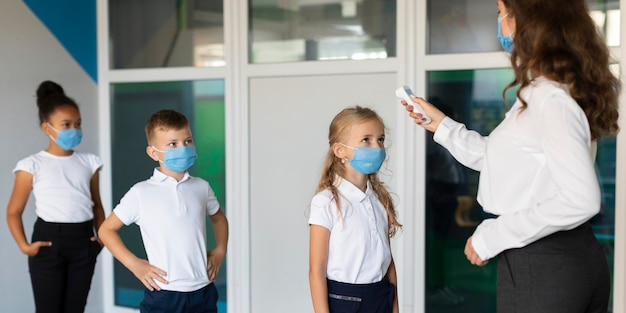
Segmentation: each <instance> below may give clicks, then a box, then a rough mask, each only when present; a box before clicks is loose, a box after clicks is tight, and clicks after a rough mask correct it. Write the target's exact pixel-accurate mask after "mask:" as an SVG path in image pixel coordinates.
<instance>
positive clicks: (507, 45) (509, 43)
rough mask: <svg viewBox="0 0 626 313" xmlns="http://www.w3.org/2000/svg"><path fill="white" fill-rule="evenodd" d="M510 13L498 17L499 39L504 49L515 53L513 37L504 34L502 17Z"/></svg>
mask: <svg viewBox="0 0 626 313" xmlns="http://www.w3.org/2000/svg"><path fill="white" fill-rule="evenodd" d="M507 15H508V14H505V15H504V16H503V17H498V41H500V45H501V46H502V49H504V51H506V52H508V53H513V37H512V36H511V35H512V34H511V35H508V36H506V37H504V36H502V19H503V18H505V17H507Z"/></svg>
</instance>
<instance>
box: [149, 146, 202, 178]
mask: <svg viewBox="0 0 626 313" xmlns="http://www.w3.org/2000/svg"><path fill="white" fill-rule="evenodd" d="M152 148H153V149H154V150H156V151H159V152H163V153H164V154H165V161H161V160H159V162H161V163H163V165H165V167H167V168H168V169H169V170H172V171H174V172H184V171H186V170H188V169H189V168H190V167H191V166H193V164H194V163H195V162H196V159H197V158H198V155H197V154H196V147H195V146H184V147H178V148H172V149H168V150H159V149H157V148H155V147H154V146H152Z"/></svg>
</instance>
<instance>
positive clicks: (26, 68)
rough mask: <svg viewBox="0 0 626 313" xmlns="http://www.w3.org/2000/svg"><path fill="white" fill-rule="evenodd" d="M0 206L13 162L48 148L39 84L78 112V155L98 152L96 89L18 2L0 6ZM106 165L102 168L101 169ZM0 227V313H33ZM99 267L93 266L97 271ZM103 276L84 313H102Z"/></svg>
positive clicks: (30, 210) (25, 282)
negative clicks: (47, 84)
mask: <svg viewBox="0 0 626 313" xmlns="http://www.w3.org/2000/svg"><path fill="white" fill-rule="evenodd" d="M0 45H1V48H0V101H1V102H0V106H1V108H2V113H1V114H0V142H2V143H3V145H2V146H3V147H2V149H1V150H0V151H1V152H0V206H1V207H2V211H3V212H5V209H6V204H7V203H8V201H9V197H10V196H11V190H12V186H13V175H12V173H11V171H12V169H13V167H14V166H15V163H16V162H17V161H18V160H19V159H21V158H23V157H26V156H28V155H29V154H32V153H35V152H37V151H39V150H42V149H44V148H45V147H46V145H47V139H46V137H45V135H43V133H42V132H41V130H40V129H39V125H38V124H39V120H38V117H37V105H36V103H35V100H36V98H35V90H36V88H37V86H38V84H39V83H40V82H41V81H43V80H47V79H49V80H53V81H56V82H58V83H59V84H61V85H62V86H63V87H64V89H65V91H66V93H67V94H68V95H69V96H70V97H72V98H74V99H75V100H76V101H77V102H78V104H79V106H80V109H81V115H82V119H83V132H84V138H83V143H82V144H81V145H80V146H79V148H78V149H79V150H81V151H88V152H94V153H96V154H97V153H98V151H97V147H98V145H97V142H96V140H97V138H98V134H97V130H98V125H97V116H96V114H97V88H96V84H95V83H94V82H93V81H92V80H91V78H90V77H89V75H87V74H86V73H85V72H84V71H83V70H82V68H81V67H80V66H79V65H78V64H76V63H75V62H74V60H73V59H72V57H71V56H70V55H69V54H68V53H67V52H66V51H65V49H63V47H62V46H61V45H60V44H59V42H58V41H57V40H56V39H55V38H54V36H53V35H52V34H51V33H50V32H49V31H48V30H47V29H46V27H45V26H44V25H42V24H41V22H40V21H39V20H38V19H37V17H36V16H34V15H33V14H32V12H31V11H30V10H29V9H28V7H26V5H25V4H24V3H23V2H22V1H19V0H2V2H1V4H0ZM106 166H107V165H106V164H105V167H106ZM33 202H34V201H33V199H31V200H30V201H29V203H28V205H27V207H26V209H25V212H24V216H23V220H24V226H25V228H26V234H27V236H28V237H29V238H30V234H31V231H32V225H33V223H34V221H35V218H36V217H35V213H34V206H33ZM1 216H2V222H1V223H0V251H2V256H1V257H0V277H2V279H0V290H2V292H0V303H1V305H2V309H0V311H2V312H34V302H33V297H32V291H31V287H30V280H29V274H28V266H27V258H26V256H25V255H24V254H22V253H21V252H20V251H19V249H18V248H17V245H16V244H15V242H14V241H13V237H11V234H10V233H9V231H8V228H7V226H6V222H5V221H6V219H5V214H2V215H1ZM99 262H100V263H102V260H101V259H100V260H99ZM100 266H101V264H99V266H98V267H100ZM101 285H102V274H101V271H100V270H99V268H98V270H97V272H96V275H95V277H94V281H93V283H92V287H91V293H90V297H89V299H88V304H87V310H86V312H94V313H101V312H102V296H101V295H102V287H101Z"/></svg>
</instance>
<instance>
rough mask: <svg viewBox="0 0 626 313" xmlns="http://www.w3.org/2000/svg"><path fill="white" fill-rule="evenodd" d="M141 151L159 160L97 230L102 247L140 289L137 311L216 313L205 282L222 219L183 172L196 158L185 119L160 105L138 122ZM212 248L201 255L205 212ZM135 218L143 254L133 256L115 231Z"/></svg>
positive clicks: (224, 229)
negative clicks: (144, 121)
mask: <svg viewBox="0 0 626 313" xmlns="http://www.w3.org/2000/svg"><path fill="white" fill-rule="evenodd" d="M146 137H147V139H148V147H147V148H146V153H147V154H148V156H150V158H152V159H153V160H155V161H158V162H159V167H158V168H155V169H154V172H153V175H152V177H150V179H148V180H146V181H142V182H139V183H137V184H135V185H134V186H133V187H131V189H130V190H129V191H128V192H127V193H126V194H125V195H124V197H123V198H122V199H121V200H120V203H119V204H118V205H117V206H116V207H115V209H114V210H113V213H111V215H110V216H109V217H108V218H107V219H106V220H105V221H104V223H103V224H102V226H101V227H100V229H99V232H98V234H99V236H100V238H101V240H102V242H104V244H105V246H106V247H107V248H108V249H109V251H111V253H112V254H113V256H115V258H117V259H118V260H119V261H120V262H121V263H122V264H124V266H126V267H127V268H128V269H129V270H130V271H131V272H132V273H133V274H134V275H135V276H136V277H137V278H138V279H139V280H140V281H141V282H142V283H143V284H144V285H145V286H146V288H147V290H146V291H145V292H144V299H143V300H142V302H141V304H140V312H142V313H143V312H157V311H158V312H193V313H198V312H217V289H216V288H215V286H214V284H213V281H214V280H215V278H216V277H217V273H218V271H219V268H220V265H221V264H222V261H223V260H224V256H225V255H226V246H227V242H228V221H227V219H226V216H225V215H224V212H223V211H222V209H221V208H220V205H219V203H218V201H217V198H216V197H215V195H214V193H213V190H212V189H211V186H209V183H208V182H207V181H205V180H203V179H201V178H198V177H192V176H190V175H189V173H188V172H187V169H189V168H190V167H191V166H192V165H193V163H194V161H195V160H196V158H197V155H196V151H195V147H194V142H193V138H192V136H191V130H190V128H189V122H188V120H187V118H185V116H184V115H183V114H181V113H178V112H176V111H173V110H162V111H159V112H156V113H154V114H153V115H152V116H151V117H150V119H149V120H148V123H147V124H146ZM207 215H209V217H210V219H211V222H212V224H213V231H214V233H215V241H216V246H215V248H213V249H212V250H210V251H209V252H208V254H207V248H206V216H207ZM132 223H136V224H137V225H139V228H140V230H141V237H142V240H143V244H144V246H145V249H146V254H147V256H148V260H143V259H140V258H138V257H137V256H135V255H134V254H133V253H132V252H131V251H130V250H128V249H127V248H126V246H125V245H124V243H123V242H122V240H121V238H120V236H119V234H118V230H119V229H120V228H121V227H122V226H124V225H130V224H132Z"/></svg>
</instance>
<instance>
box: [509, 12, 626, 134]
mask: <svg viewBox="0 0 626 313" xmlns="http://www.w3.org/2000/svg"><path fill="white" fill-rule="evenodd" d="M502 3H503V4H504V6H505V7H506V8H507V13H508V14H509V16H511V17H513V18H514V19H515V34H514V35H513V44H514V48H513V51H512V53H511V65H512V67H513V70H514V72H515V79H514V80H513V81H512V82H511V83H510V84H509V85H507V87H506V88H505V89H504V91H503V97H504V94H505V93H506V91H507V90H508V89H510V88H512V87H514V86H516V85H518V84H519V85H520V88H519V89H518V90H517V97H518V98H519V99H520V100H521V101H522V105H523V106H522V109H524V108H526V107H527V105H528V104H527V103H526V102H525V101H524V100H523V99H521V97H520V94H521V91H522V90H523V89H524V88H526V87H528V85H529V84H530V83H531V81H532V79H533V78H534V77H537V76H544V77H546V78H548V79H550V80H553V81H556V82H559V83H562V84H565V85H567V86H568V87H569V92H570V95H571V96H572V98H574V100H576V102H577V103H578V105H579V106H580V107H581V108H582V109H583V111H584V112H585V115H586V116H587V120H588V121H589V127H590V131H591V137H592V139H593V140H596V139H598V138H600V137H601V136H605V135H615V134H617V132H618V131H619V126H618V116H619V113H618V107H619V102H618V98H619V94H620V90H621V83H620V80H619V79H618V78H617V77H615V75H613V73H612V72H611V70H610V68H609V64H610V62H611V58H610V53H609V49H608V47H607V45H606V43H605V40H604V36H603V35H602V34H601V33H600V32H599V30H598V28H597V26H596V24H595V23H594V21H593V20H592V18H591V16H590V15H589V8H588V7H587V3H586V1H585V0H549V1H545V0H502Z"/></svg>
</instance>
